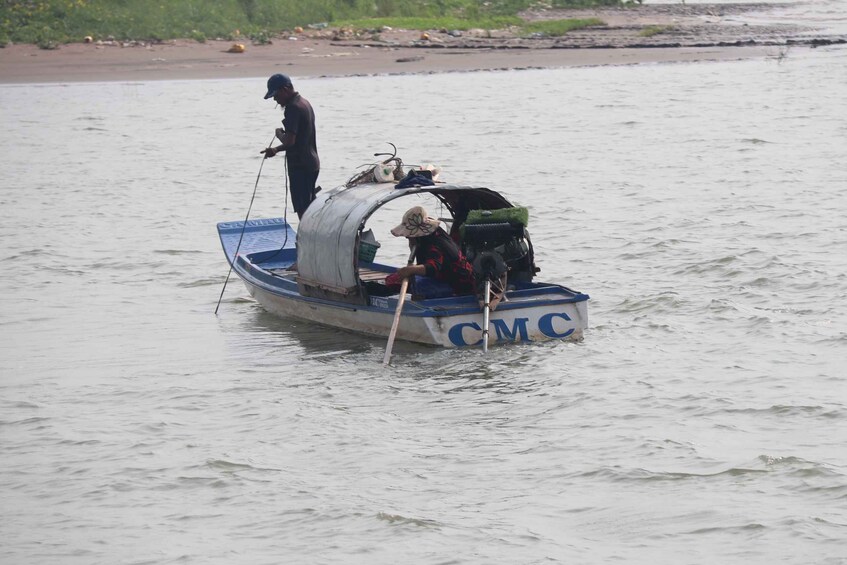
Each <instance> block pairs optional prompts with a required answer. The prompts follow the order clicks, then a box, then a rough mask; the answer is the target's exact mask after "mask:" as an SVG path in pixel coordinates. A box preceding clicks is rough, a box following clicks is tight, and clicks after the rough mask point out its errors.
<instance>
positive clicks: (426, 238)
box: [385, 206, 475, 295]
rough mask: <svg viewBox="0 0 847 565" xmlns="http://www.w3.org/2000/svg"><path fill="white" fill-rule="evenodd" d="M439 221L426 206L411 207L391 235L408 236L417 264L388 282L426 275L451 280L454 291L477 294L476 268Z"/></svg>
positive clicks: (405, 268) (408, 267) (450, 283)
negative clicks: (431, 215)
mask: <svg viewBox="0 0 847 565" xmlns="http://www.w3.org/2000/svg"><path fill="white" fill-rule="evenodd" d="M438 224H439V222H438V220H437V219H435V218H430V217H429V216H428V215H427V213H426V210H425V209H424V208H423V207H422V206H415V207H414V208H410V209H409V210H407V211H406V213H405V214H403V221H402V222H401V223H400V225H399V226H397V227H396V228H394V229H393V230H391V235H393V236H395V237H406V238H408V240H409V247H411V246H413V245H414V246H416V248H415V262H416V263H417V264H416V265H409V266H406V267H402V268H400V269H398V270H397V273H395V275H393V276H391V275H389V277H388V278H386V280H385V282H386V285H389V286H393V284H399V283H400V281H402V280H403V279H404V278H406V277H411V276H414V275H425V276H427V277H431V278H434V279H435V280H438V281H442V282H446V283H448V284H449V285H450V288H452V289H453V294H456V295H462V294H474V292H475V281H474V275H473V267H471V264H470V263H468V260H467V259H466V258H465V256H464V255H463V254H462V252H461V250H459V247H458V246H457V245H456V243H455V242H454V241H453V240H452V239H451V238H450V236H449V235H447V232H445V231H444V230H443V229H441V228H440V227H439V225H438Z"/></svg>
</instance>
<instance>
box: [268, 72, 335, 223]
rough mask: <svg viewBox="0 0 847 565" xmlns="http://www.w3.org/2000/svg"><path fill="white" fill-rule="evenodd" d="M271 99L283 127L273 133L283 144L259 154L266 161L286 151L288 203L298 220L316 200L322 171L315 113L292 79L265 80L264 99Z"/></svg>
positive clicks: (272, 78) (274, 76) (279, 77)
mask: <svg viewBox="0 0 847 565" xmlns="http://www.w3.org/2000/svg"><path fill="white" fill-rule="evenodd" d="M271 97H273V99H274V101H275V102H276V103H277V104H279V105H280V106H282V107H283V109H284V112H285V117H284V118H283V120H282V125H283V127H281V128H277V130H276V135H277V137H278V138H279V140H280V141H281V142H282V145H279V146H278V147H268V148H267V149H263V150H262V151H261V153H264V154H265V158H266V159H267V158H269V157H273V156H274V155H276V154H277V153H279V152H280V151H285V155H286V159H287V162H288V183H289V186H290V187H291V202H292V204H294V211H295V212H297V217H298V218H301V219H302V218H303V214H304V213H305V212H306V208H308V207H309V204H311V203H312V201H313V200H314V199H315V194H316V192H317V191H316V190H315V183H316V182H317V180H318V174H319V173H320V170H321V161H320V159H319V158H318V146H317V141H316V139H315V137H316V136H315V111H314V110H312V105H311V104H309V101H308V100H306V99H305V98H303V97H302V96H300V93H299V92H296V91H295V90H294V85H293V84H292V83H291V79H290V78H288V76H286V75H281V74H276V75H273V76H272V77H271V78H269V79H268V92H267V94H265V100H267V99H268V98H271Z"/></svg>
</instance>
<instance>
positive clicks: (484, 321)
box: [482, 279, 491, 353]
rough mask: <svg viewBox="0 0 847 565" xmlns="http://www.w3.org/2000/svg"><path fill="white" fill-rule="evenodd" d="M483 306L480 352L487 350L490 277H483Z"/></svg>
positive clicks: (489, 315) (489, 314)
mask: <svg viewBox="0 0 847 565" xmlns="http://www.w3.org/2000/svg"><path fill="white" fill-rule="evenodd" d="M483 294H484V295H485V307H484V309H483V311H482V352H483V353H487V352H488V325H489V323H490V321H491V320H490V317H491V302H490V299H491V279H485V290H483Z"/></svg>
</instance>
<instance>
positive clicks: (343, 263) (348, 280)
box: [218, 179, 589, 348]
mask: <svg viewBox="0 0 847 565" xmlns="http://www.w3.org/2000/svg"><path fill="white" fill-rule="evenodd" d="M372 180H374V179H372ZM422 193H428V194H431V195H432V196H434V197H435V198H437V199H438V200H440V201H441V202H442V203H443V205H444V207H445V208H446V210H448V211H449V212H450V214H451V215H452V222H451V223H452V228H451V230H450V231H451V234H453V233H455V234H457V236H456V237H457V238H459V240H460V242H461V247H462V249H463V250H464V251H465V253H466V255H468V259H469V260H471V262H472V263H473V265H474V270H475V274H476V275H478V277H479V279H480V281H482V280H483V279H486V277H488V278H490V279H491V280H490V281H488V282H489V283H490V282H491V281H495V276H492V273H493V272H494V271H497V272H496V273H495V275H496V279H497V280H496V281H495V282H500V283H503V282H505V285H501V286H502V288H501V293H500V295H499V298H500V301H499V303H498V304H497V305H496V308H494V309H493V310H491V311H489V312H484V310H485V308H483V306H482V304H483V303H484V302H485V301H484V300H480V298H479V297H478V296H474V295H468V296H452V295H451V293H450V291H449V289H445V288H444V286H439V284H438V283H435V281H432V279H427V278H426V277H416V281H415V282H414V283H413V284H412V285H411V292H410V293H409V294H407V295H406V297H405V298H404V301H403V306H402V313H401V317H400V322H399V326H398V328H397V330H396V331H397V339H400V340H405V341H410V342H417V343H422V344H428V345H435V346H444V347H464V346H480V345H483V335H485V333H486V332H484V330H486V329H488V330H489V331H488V332H487V341H486V342H485V344H484V345H485V346H486V348H487V346H488V345H494V344H502V343H509V342H531V341H538V340H548V339H569V340H581V339H582V338H583V331H584V330H585V328H586V327H587V325H588V299H589V297H588V296H587V295H586V294H582V293H580V292H577V291H574V290H571V289H570V288H567V287H565V286H562V285H558V284H553V283H542V282H536V281H534V280H533V279H534V278H535V274H536V272H537V271H538V269H537V268H536V266H535V262H534V254H533V248H532V242H531V241H530V238H529V233H528V232H527V230H526V226H525V225H521V223H523V224H526V221H525V220H524V221H523V222H520V221H515V219H514V217H512V216H510V215H509V212H514V211H516V210H518V209H517V208H515V207H513V206H512V204H511V203H509V202H508V201H507V200H506V199H505V198H504V197H503V196H502V195H500V194H499V193H497V192H495V191H493V190H490V189H488V188H484V187H475V186H462V185H454V184H435V185H432V186H413V187H410V188H403V189H398V188H397V185H396V183H395V182H365V183H361V184H354V185H350V183H348V184H347V185H343V186H340V187H338V188H336V189H333V190H329V191H323V192H320V193H319V194H318V196H317V199H316V200H315V201H314V202H313V203H312V204H311V205H310V207H309V209H308V210H307V211H306V213H305V215H304V216H303V218H302V219H301V221H300V225H299V231H298V232H297V233H295V232H294V230H293V229H292V227H291V226H290V225H288V224H287V223H286V222H285V221H284V220H283V219H282V218H268V219H257V220H249V221H247V222H246V225H245V223H244V222H242V221H234V222H223V223H219V224H218V234H219V236H220V240H221V244H222V245H223V249H224V253H225V254H226V257H227V260H228V261H229V262H230V265H231V266H232V267H233V270H234V271H235V272H236V273H237V274H238V276H239V277H240V278H241V279H242V280H243V281H244V284H245V285H246V286H247V290H248V291H249V292H250V294H251V295H252V296H253V297H254V298H255V299H256V300H257V301H258V302H259V303H260V304H261V305H262V306H263V307H264V308H265V309H266V310H268V311H269V312H272V313H274V314H278V315H280V316H286V317H294V318H299V319H302V320H308V321H310V322H314V323H318V324H323V325H326V326H332V327H335V328H343V329H345V330H350V331H354V332H359V333H363V334H369V335H373V336H380V337H386V336H388V335H389V332H390V330H391V327H392V322H393V319H394V314H395V309H396V308H397V304H398V299H399V296H398V295H397V294H394V295H392V294H391V293H390V290H389V291H388V292H386V289H387V288H388V287H385V286H384V285H383V284H382V282H383V281H384V279H385V277H386V276H387V275H389V274H391V273H393V272H394V271H396V269H397V267H396V266H390V265H383V264H379V263H376V262H373V258H374V257H373V254H372V253H368V250H369V249H372V247H373V244H372V243H371V242H369V241H368V236H370V233H368V231H366V222H367V220H368V219H369V218H370V217H371V215H372V214H373V213H374V212H375V211H376V210H377V209H379V208H380V207H381V206H383V205H385V204H386V203H388V202H391V201H393V200H395V199H397V198H403V197H408V196H411V195H414V194H422ZM519 216H520V214H518V217H519ZM473 218H475V220H473ZM480 218H482V220H481V221H480ZM504 218H505V219H504ZM295 264H296V270H290V269H291V267H292V265H295ZM486 273H487V274H486ZM486 280H487V279H486ZM480 287H482V285H480ZM486 319H487V321H488V323H487V324H485V321H486Z"/></svg>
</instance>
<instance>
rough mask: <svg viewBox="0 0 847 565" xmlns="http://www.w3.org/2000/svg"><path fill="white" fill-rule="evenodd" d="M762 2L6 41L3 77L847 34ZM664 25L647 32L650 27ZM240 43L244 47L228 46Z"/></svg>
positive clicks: (297, 71)
mask: <svg viewBox="0 0 847 565" xmlns="http://www.w3.org/2000/svg"><path fill="white" fill-rule="evenodd" d="M770 7H771V6H768V5H766V4H732V5H696V6H686V5H684V4H674V5H655V6H640V7H638V8H629V9H598V10H547V11H542V12H527V13H525V14H522V15H523V17H524V18H526V19H529V20H540V19H557V18H589V17H592V18H598V19H600V20H602V21H603V22H605V25H603V26H598V27H593V28H590V29H585V30H579V31H575V32H571V33H569V34H567V35H566V36H564V37H561V38H547V37H543V36H537V37H519V36H517V35H516V34H515V33H514V32H512V31H509V30H503V31H499V32H492V33H488V32H483V31H482V30H478V31H467V32H455V31H450V30H443V31H438V32H428V33H427V34H426V36H424V35H423V34H422V33H421V32H417V31H403V30H380V31H379V32H367V33H360V34H353V33H351V32H349V31H347V30H330V29H323V30H306V31H304V32H301V33H296V34H292V35H290V36H284V37H279V38H276V39H274V41H273V43H272V44H270V45H253V44H251V43H250V42H249V40H236V41H222V40H217V41H207V42H205V43H197V42H193V41H187V40H177V41H170V42H165V43H143V42H129V43H123V44H122V43H120V42H115V41H108V40H105V41H103V40H101V41H95V42H92V43H90V44H70V45H63V46H61V47H60V48H59V49H55V50H41V49H38V48H37V47H36V46H33V45H10V46H7V47H5V48H3V49H0V82H2V83H39V82H78V81H116V80H117V81H131V80H175V79H204V78H230V77H232V78H235V77H265V76H267V75H269V74H270V73H272V72H285V73H288V74H290V75H292V76H295V77H318V76H354V75H372V74H402V73H431V72H454V71H473V70H491V69H522V68H554V67H568V66H594V65H625V64H638V63H654V62H675V61H706V60H729V59H741V58H758V57H779V56H780V53H781V52H782V51H783V50H784V49H785V48H786V46H789V45H791V46H810V47H814V46H817V45H820V44H832V43H844V42H846V41H847V39H845V38H841V37H822V36H817V35H815V34H814V33H810V32H811V31H812V30H808V29H803V28H799V27H794V26H789V27H786V26H780V27H765V26H748V25H737V22H735V23H732V22H730V21H729V19H730V18H737V17H738V16H739V15H741V14H744V13H745V12H755V11H762V10H767V9H770ZM656 28H660V29H661V31H660V32H659V33H654V34H651V35H647V34H645V33H644V31H645V30H647V29H653V30H654V31H655V29H656ZM235 43H241V44H243V45H244V52H243V53H232V52H230V50H231V48H232V47H233V45H234V44H235Z"/></svg>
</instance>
